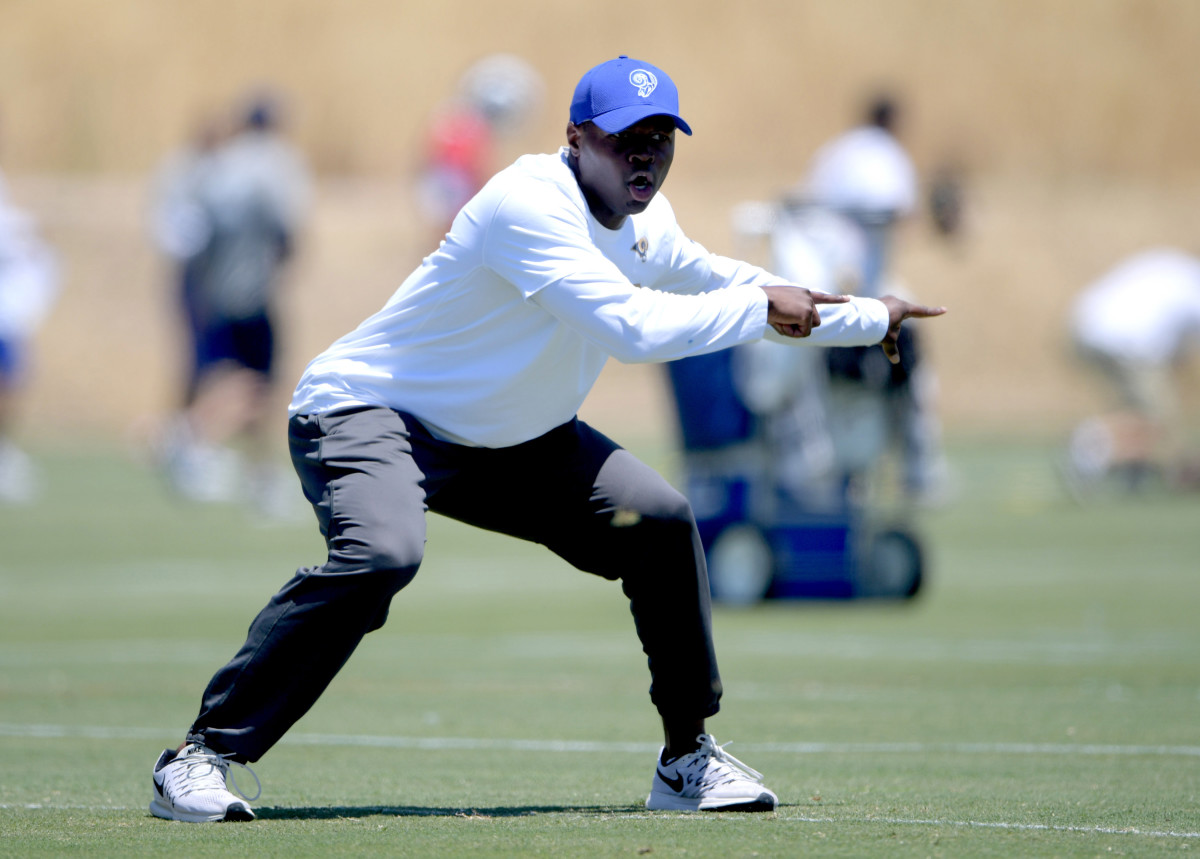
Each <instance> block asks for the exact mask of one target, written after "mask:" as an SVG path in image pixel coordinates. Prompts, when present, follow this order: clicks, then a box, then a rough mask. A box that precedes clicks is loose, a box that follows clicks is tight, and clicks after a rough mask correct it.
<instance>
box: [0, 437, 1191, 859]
mask: <svg viewBox="0 0 1200 859" xmlns="http://www.w3.org/2000/svg"><path fill="white" fill-rule="evenodd" d="M644 453H645V454H646V456H647V458H649V459H651V460H652V461H656V460H657V461H656V464H660V465H667V466H669V463H670V458H669V457H667V456H665V455H664V454H663V453H662V451H656V450H654V449H653V448H650V449H648V450H647V451H644ZM951 454H952V459H953V463H954V466H955V469H956V472H957V475H958V479H959V484H960V485H959V491H958V494H957V496H956V498H955V501H954V502H953V503H952V504H950V505H948V506H947V507H945V508H943V509H940V510H937V511H932V512H928V513H924V514H921V516H920V517H919V518H918V522H919V529H920V532H921V533H922V535H923V537H924V542H925V545H926V547H927V549H928V552H929V556H930V557H929V566H930V569H929V579H928V583H927V587H926V589H925V590H924V591H923V592H922V594H921V595H920V596H919V597H918V598H917V599H916V600H915V601H913V602H912V603H906V604H868V603H862V602H859V603H842V604H813V603H796V602H787V603H784V602H776V603H770V604H765V605H762V606H758V607H754V608H751V609H733V608H727V607H718V609H717V612H716V617H715V628H716V637H717V645H718V652H719V655H720V658H721V664H722V671H723V674H724V678H725V686H726V697H725V703H724V709H723V712H722V713H721V715H720V716H718V717H717V718H716V719H714V720H712V722H711V723H710V728H711V730H712V731H713V733H714V734H715V735H716V736H717V738H718V739H719V741H721V742H725V741H728V740H733V741H734V743H733V745H732V746H730V749H729V750H730V751H731V752H732V753H733V754H735V755H737V756H738V757H741V758H742V759H743V760H745V761H746V762H747V763H749V764H750V765H752V766H754V767H756V768H758V769H760V770H762V771H763V772H764V773H765V774H766V776H767V781H768V784H769V785H771V786H772V787H773V788H774V789H775V790H776V792H777V793H778V794H779V795H780V799H781V803H782V804H781V807H780V809H779V811H778V813H777V814H774V815H739V814H734V815H690V816H689V815H674V814H662V813H656V814H650V813H647V812H645V811H644V810H643V808H642V801H643V800H644V798H645V794H646V791H647V789H648V787H649V781H650V776H651V774H652V767H653V761H652V756H653V752H654V749H655V748H656V747H657V744H658V742H659V729H658V724H657V719H656V717H655V715H654V713H653V711H652V709H651V707H650V705H649V703H648V699H647V695H646V686H647V681H648V677H647V674H646V670H645V663H644V657H643V656H642V654H641V652H640V649H639V646H638V644H637V641H636V638H635V637H634V634H633V629H632V623H631V620H630V618H629V614H628V610H627V608H626V606H625V605H624V603H623V600H622V598H621V595H620V592H619V589H618V588H617V587H616V586H614V585H612V584H610V583H607V582H603V581H600V580H597V579H593V578H591V577H588V576H586V575H584V574H580V573H576V572H574V571H572V570H570V569H569V568H567V567H566V566H565V565H564V564H562V563H561V562H559V561H557V560H556V559H554V558H553V557H551V556H549V555H548V554H547V553H545V552H544V551H542V550H540V549H538V548H536V547H530V546H525V545H523V544H520V543H517V542H515V541H511V540H508V539H505V538H500V537H497V536H494V535H488V534H481V533H478V532H475V531H472V530H470V529H466V528H463V527H460V526H457V525H455V524H453V523H449V522H446V521H445V520H441V519H437V518H432V519H431V523H430V524H431V528H430V546H429V552H428V557H427V560H426V564H425V567H424V568H423V569H422V571H421V574H420V575H419V576H418V577H417V579H416V581H415V582H414V583H413V584H412V585H411V586H410V588H409V589H408V590H407V591H405V592H404V593H403V594H401V595H400V597H398V598H397V600H396V601H395V603H394V604H393V609H392V614H391V619H390V621H389V623H388V625H387V626H386V627H385V628H384V629H383V630H381V631H379V632H377V633H374V634H372V635H371V636H369V637H368V638H367V639H366V641H365V642H364V644H363V646H362V647H361V648H360V650H359V652H358V653H357V654H356V655H355V657H354V659H353V660H351V662H350V664H349V665H348V666H347V668H346V669H345V670H344V671H343V673H342V674H341V675H339V677H338V678H337V679H336V680H335V681H334V684H333V686H332V687H331V689H330V691H329V692H328V694H327V695H326V696H325V697H324V698H322V699H321V701H320V702H318V704H317V706H316V707H315V708H314V710H313V711H312V712H311V713H310V714H309V715H308V716H306V717H305V718H304V719H303V720H301V722H300V723H299V724H298V725H297V726H296V728H295V729H294V730H293V732H292V733H291V734H289V735H288V737H286V738H285V740H284V742H283V743H281V744H280V745H279V746H278V747H277V748H276V749H274V750H272V752H271V753H270V754H269V755H267V756H266V757H265V758H264V759H263V760H262V761H260V762H259V763H258V764H256V765H255V767H254V768H255V770H256V771H257V773H258V775H259V777H260V778H261V780H262V782H263V786H264V792H263V796H262V798H261V799H260V800H259V801H258V802H257V803H256V808H257V809H258V811H259V819H258V820H257V821H255V822H253V823H249V824H241V825H234V824H229V825H219V826H194V825H187V824H177V823H169V822H165V821H159V820H156V819H154V818H152V817H151V816H150V815H149V814H148V812H147V811H146V804H147V803H148V801H149V797H150V792H149V783H150V767H151V764H152V763H153V761H154V759H155V757H156V756H157V754H158V752H159V751H160V750H161V749H162V748H163V747H164V746H166V745H173V744H175V743H177V742H178V741H179V739H180V738H181V734H182V732H183V730H184V729H185V728H186V726H187V724H188V723H189V722H190V720H191V718H192V717H193V716H194V714H195V709H196V706H197V705H198V702H199V696H200V692H201V690H202V688H203V686H204V683H205V682H206V681H207V680H208V678H209V676H210V675H211V673H212V671H213V670H215V669H216V668H217V667H219V666H220V665H221V664H222V663H223V662H224V660H225V659H226V658H228V657H229V656H230V655H231V654H232V652H233V650H234V649H235V648H236V647H237V645H238V644H240V642H241V638H242V636H243V634H244V632H245V628H246V625H247V623H248V622H249V620H250V618H251V616H252V615H253V613H254V612H255V611H257V609H258V608H259V607H260V606H261V604H262V603H263V601H264V600H265V599H266V597H267V596H269V594H270V593H271V592H273V590H274V589H275V588H276V587H277V586H278V585H279V584H281V583H282V582H283V581H284V580H285V579H286V578H287V577H288V576H289V575H290V574H291V573H292V571H293V569H294V568H295V567H296V566H299V565H301V564H307V563H313V562H316V561H319V559H320V542H319V539H318V538H317V536H316V534H315V532H314V529H313V528H311V527H310V526H309V525H308V523H307V522H300V523H294V524H277V523H276V524H264V523H261V522H259V521H257V520H256V519H255V518H254V517H253V516H248V515H247V514H246V511H245V510H242V509H239V508H236V507H234V508H228V507H196V506H189V505H185V504H182V503H179V502H177V501H174V500H173V499H172V498H171V497H170V496H169V495H167V494H166V493H165V491H164V490H163V487H162V486H161V485H160V484H159V483H158V481H157V480H156V478H155V476H154V475H153V474H151V473H149V472H148V471H146V470H145V469H144V468H142V467H140V466H138V465H136V464H132V463H130V462H128V461H126V460H124V459H122V458H121V457H120V456H119V455H116V454H112V453H106V452H104V451H97V452H90V453H82V452H65V451H46V452H43V454H42V456H41V464H42V466H43V468H44V469H45V472H46V481H47V485H46V492H45V494H44V497H43V498H42V500H41V501H40V502H39V503H37V504H36V505H34V506H32V507H28V508H0V546H2V547H3V552H2V554H0V856H44V855H61V856H72V855H107V856H135V855H156V856H167V855H180V856H189V857H190V856H217V855H221V856H228V855H245V856H285V855H286V856H325V855H355V856H362V855H380V856H384V855H386V856H397V855H404V856H408V855H413V856H422V855H430V856H432V855H438V856H497V857H499V856H514V855H522V856H524V855H553V856H637V855H651V856H683V855H688V856H754V855H757V856H796V855H804V854H808V855H820V856H848V857H851V856H852V857H862V856H889V857H890V856H946V857H961V856H1004V857H1010V856H1096V855H1102V854H1110V853H1115V854H1118V855H1133V856H1153V855H1165V854H1175V853H1180V852H1185V851H1196V850H1200V560H1197V559H1198V558H1200V496H1192V497H1190V498H1181V497H1171V496H1169V495H1167V494H1165V493H1164V492H1162V491H1160V490H1157V489H1153V488H1152V489H1151V490H1150V491H1148V492H1147V493H1146V494H1144V495H1143V496H1141V497H1138V498H1136V499H1106V500H1104V501H1103V502H1102V503H1098V504H1095V505H1092V506H1088V507H1080V506H1078V505H1077V504H1075V503H1073V502H1071V501H1070V500H1069V499H1068V498H1067V497H1066V496H1065V495H1064V494H1063V493H1062V492H1061V491H1060V490H1059V488H1058V486H1057V485H1056V483H1055V482H1054V480H1053V471H1052V469H1051V467H1050V457H1049V452H1048V450H1046V449H1043V448H1040V447H1038V446H1035V445H1019V444H1015V443H1006V444H1003V443H995V442H991V443H984V442H972V443H966V442H964V443H961V444H958V445H955V446H954V447H953V448H952V450H951ZM241 781H242V783H243V786H246V785H247V783H248V785H249V786H250V787H253V779H251V778H249V777H244V778H242V779H241Z"/></svg>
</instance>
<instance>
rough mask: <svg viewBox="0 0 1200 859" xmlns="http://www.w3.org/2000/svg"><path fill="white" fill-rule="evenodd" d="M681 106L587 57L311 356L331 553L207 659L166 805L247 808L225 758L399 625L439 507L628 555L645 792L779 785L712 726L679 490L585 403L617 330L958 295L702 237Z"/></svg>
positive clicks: (795, 330)
mask: <svg viewBox="0 0 1200 859" xmlns="http://www.w3.org/2000/svg"><path fill="white" fill-rule="evenodd" d="M677 130H678V131H682V132H684V133H685V134H691V128H690V126H689V125H688V124H687V123H686V122H685V121H684V119H683V118H682V117H681V116H680V114H679V96H678V92H677V90H676V88H675V84H674V83H673V82H672V81H671V79H670V77H668V76H667V74H666V73H665V72H663V71H662V70H661V69H659V68H656V67H655V66H653V65H651V64H649V63H646V62H642V61H639V60H633V59H630V58H628V57H619V58H617V59H615V60H611V61H609V62H606V63H602V64H601V65H599V66H596V67H595V68H593V69H591V70H590V71H589V72H587V73H586V74H585V75H584V76H583V78H582V80H580V82H579V85H578V86H577V88H576V90H575V96H574V98H573V100H572V102H571V110H570V121H569V122H568V123H567V145H566V146H564V147H563V148H561V149H560V150H559V151H558V152H556V153H553V154H544V155H526V156H523V157H522V158H520V159H518V160H517V161H516V162H515V163H514V164H513V165H512V166H510V167H508V168H507V169H505V170H503V171H501V172H500V173H498V174H497V175H496V176H495V177H493V178H492V180H491V181H490V182H488V184H487V185H486V186H485V187H484V188H483V189H482V190H481V191H480V192H479V193H478V194H477V195H476V196H475V197H474V198H472V199H471V201H470V202H468V203H467V204H466V205H465V206H464V207H463V209H462V210H461V211H460V212H459V214H458V216H457V217H456V218H455V219H454V223H453V225H452V227H451V229H450V232H449V233H448V234H447V235H446V238H445V240H444V241H443V242H442V243H441V245H440V246H439V248H438V249H437V250H436V251H434V252H433V253H432V254H430V255H429V256H428V257H427V258H426V259H425V260H424V261H423V262H422V264H421V265H420V266H419V267H418V268H417V269H416V270H415V271H414V272H413V273H412V274H411V275H410V276H409V277H408V279H407V280H405V281H404V283H403V284H401V285H400V287H399V289H398V290H397V291H396V292H395V293H394V294H393V295H392V296H391V298H390V299H388V301H387V302H386V303H385V304H384V306H383V308H382V309H381V310H379V311H378V312H377V313H375V314H374V315H373V316H371V317H369V318H368V319H367V320H365V321H364V322H363V323H362V324H361V325H359V326H358V327H357V328H356V329H355V330H354V331H352V332H350V333H349V334H347V335H345V336H344V337H342V338H341V339H340V340H338V341H337V342H335V343H334V344H332V345H331V346H330V347H329V348H328V349H326V350H325V352H323V353H322V354H320V355H318V356H317V357H316V358H315V359H314V360H313V361H312V362H311V363H310V364H309V365H308V367H307V369H306V370H305V371H304V374H303V376H302V377H301V379H300V382H299V385H298V386H297V388H296V392H295V395H294V398H293V400H292V405H291V410H290V414H291V418H290V421H289V425H288V438H289V442H290V445H291V451H292V461H293V463H294V464H295V466H296V470H297V473H298V474H299V476H300V482H301V484H302V486H303V488H304V493H305V496H306V497H307V498H308V500H309V502H310V503H311V504H312V506H313V509H314V511H315V513H316V516H317V520H318V523H319V525H320V528H321V533H322V535H323V536H324V537H325V540H326V544H327V547H328V553H329V554H328V557H327V559H326V560H325V562H324V563H322V564H320V565H319V566H313V567H303V568H301V569H300V570H298V571H297V573H296V575H295V576H294V577H293V578H292V579H291V580H290V581H289V582H287V584H285V585H284V586H283V588H282V589H281V590H280V591H279V593H277V594H276V595H275V596H274V597H272V598H271V600H270V601H269V602H268V603H267V605H266V607H265V608H264V609H263V610H262V612H261V613H260V614H259V615H258V617H257V618H255V620H254V621H253V623H252V625H251V627H250V631H249V635H248V637H247V640H246V642H245V644H244V645H243V647H242V648H241V650H240V651H239V652H238V653H237V654H236V655H235V656H234V657H233V659H232V660H231V661H230V662H229V663H228V664H227V665H226V666H225V667H223V668H222V669H220V670H219V671H218V672H217V673H216V675H215V676H214V677H213V678H212V680H211V681H210V683H209V685H208V688H207V689H206V690H205V693H204V697H203V701H202V705H201V711H200V714H199V716H198V717H197V718H196V721H195V722H194V723H193V725H192V727H191V729H190V731H189V732H188V734H187V736H186V739H185V742H184V743H183V744H181V745H180V746H179V747H178V748H177V749H168V750H166V751H164V752H163V753H162V755H161V756H160V758H159V760H158V763H157V764H156V765H155V768H154V786H155V796H154V801H153V803H152V804H151V806H150V808H151V811H152V812H153V813H154V814H155V815H157V816H159V817H164V818H169V819H175V820H188V821H197V822H199V821H210V820H248V819H251V818H253V816H254V815H253V811H252V810H251V808H250V806H249V805H248V804H247V802H245V801H243V800H241V799H239V798H238V797H237V796H235V795H234V794H232V793H230V792H229V791H228V790H227V788H226V774H227V772H228V769H229V765H230V763H238V764H243V765H244V764H245V763H247V762H252V761H255V760H258V758H259V757H261V756H262V755H263V754H264V753H265V752H266V751H267V750H268V749H270V748H271V746H272V745H274V744H275V742H276V741H278V740H279V739H280V737H282V736H283V734H284V733H285V732H286V731H287V730H288V728H290V727H291V725H292V724H293V723H294V722H295V721H296V720H297V719H299V718H300V717H301V716H302V715H303V714H304V713H305V712H306V711H307V710H308V709H309V707H311V706H312V704H313V703H314V702H315V701H316V700H317V698H318V697H319V696H320V695H321V693H322V692H323V691H324V689H325V688H326V686H327V685H328V683H329V682H330V681H331V680H332V679H333V677H334V675H335V674H336V673H337V672H338V670H339V669H340V668H341V667H342V665H343V664H345V662H346V660H347V659H348V658H349V657H350V654H351V653H352V652H353V651H354V649H355V647H356V646H357V645H358V643H359V641H360V640H361V639H362V637H363V636H364V635H365V634H366V633H368V632H370V631H372V630H374V629H378V628H379V627H380V626H382V625H383V623H384V621H385V620H386V618H387V612H388V606H389V603H390V601H391V599H392V597H393V596H394V595H395V594H396V592H398V591H399V590H400V589H401V588H403V587H404V586H405V585H407V584H408V583H409V582H410V581H411V580H412V578H413V576H415V575H416V572H417V568H418V567H419V565H420V563H421V559H422V556H423V552H424V546H425V511H426V509H428V510H433V511H434V512H437V513H441V514H443V515H445V516H449V517H451V518H454V519H458V520H460V521H463V522H467V523H470V524H472V525H476V526H478V527H481V528H485V529H488V530H492V531H497V532H500V533H503V534H509V535H512V536H515V537H519V538H521V539H525V540H529V541H532V542H536V543H541V544H543V545H544V546H546V547H547V548H548V549H550V550H551V551H552V552H554V553H556V554H557V555H559V556H560V557H562V558H563V559H565V560H566V561H568V562H569V563H570V564H572V565H573V566H575V567H577V568H579V569H581V570H584V571H586V572H590V573H594V574H596V575H599V576H602V577H604V578H606V579H610V580H614V581H616V580H620V582H621V585H622V590H623V591H624V593H625V596H626V597H627V598H628V599H629V604H630V609H631V611H632V613H633V618H634V624H635V627H636V630H637V634H638V636H639V638H640V639H641V643H642V647H643V650H644V651H645V653H646V655H647V657H648V661H649V668H650V674H651V681H652V682H651V687H650V698H651V701H652V702H653V704H654V705H655V707H656V708H657V709H658V712H659V714H660V715H661V717H662V722H663V728H664V734H665V744H664V746H663V750H662V753H661V754H660V756H659V759H658V761H657V762H656V766H655V773H654V776H653V780H652V787H651V792H650V795H649V798H648V799H647V801H646V805H647V807H649V808H654V809H674V810H687V811H695V810H727V809H734V810H743V811H763V810H771V809H774V808H775V804H776V796H775V794H774V793H772V792H771V791H770V790H769V789H767V788H766V787H765V786H764V785H763V784H762V781H761V776H760V775H759V773H756V772H755V771H754V770H751V769H750V768H749V767H746V766H745V765H743V764H741V763H740V762H739V761H737V760H736V759H734V758H733V757H732V756H730V755H729V754H728V753H726V752H724V751H723V750H722V748H721V747H720V746H718V745H717V744H716V742H715V741H714V740H713V738H712V736H711V735H710V734H709V733H708V732H707V730H706V727H705V720H706V719H707V718H709V717H711V716H713V715H714V714H716V712H717V710H718V706H719V705H718V702H719V700H720V697H721V680H720V676H719V674H718V671H717V664H716V656H715V654H714V649H713V641H712V629H711V619H710V605H709V591H708V577H707V572H706V569H705V561H704V554H703V551H702V549H701V546H700V539H699V535H698V534H697V531H696V525H695V520H694V518H693V516H692V512H691V508H690V507H689V505H688V502H687V500H686V499H685V498H684V497H683V496H682V495H681V494H680V493H679V492H678V491H676V490H675V489H674V488H673V487H672V486H671V485H670V484H669V483H668V482H667V481H666V480H665V479H663V478H662V477H661V476H660V475H658V474H657V473H656V472H655V471H654V470H653V469H651V468H649V467H648V466H646V465H645V464H643V463H642V462H640V461H639V460H638V459H636V458H635V457H634V456H633V455H631V454H630V453H629V452H628V451H626V450H624V449H623V448H621V447H620V446H619V445H617V444H616V443H615V442H613V441H611V440H609V439H608V438H606V437H605V436H603V435H602V434H600V433H599V432H597V431H596V430H594V429H592V428H591V427H590V426H588V425H587V424H585V423H583V422H582V421H580V420H579V419H578V418H577V417H576V413H577V411H578V409H579V407H580V405H581V404H582V403H583V401H584V398H585V396H586V395H587V393H588V391H589V390H590V389H591V387H592V385H593V384H594V382H595V381H596V378H597V377H598V376H599V374H600V371H601V369H602V368H603V366H604V363H605V362H606V361H607V360H608V358H609V357H610V356H611V357H615V358H617V359H618V360H620V361H624V362H650V361H670V360H673V359H676V358H682V357H685V356H688V355H695V354H700V353H703V352H710V351H713V350H717V349H724V348H727V347H730V346H734V345H737V344H739V343H745V342H748V341H751V340H756V339H759V338H761V337H763V336H771V337H776V338H780V339H784V340H787V341H789V342H800V343H819V344H838V345H865V344H871V343H882V345H883V347H884V349H885V351H887V352H888V353H889V355H890V356H892V357H895V355H896V353H895V342H896V336H897V333H898V331H899V327H900V323H901V321H902V320H903V319H905V318H907V317H910V316H933V315H937V314H939V313H941V312H943V310H942V308H926V307H918V306H914V305H912V304H909V303H907V302H905V301H902V300H900V299H896V298H893V297H890V296H889V297H884V298H883V299H868V298H847V297H844V296H832V295H825V294H822V293H815V292H810V291H809V290H807V289H804V288H802V287H798V286H790V285H785V284H782V283H780V281H779V279H778V278H776V277H774V276H772V275H771V274H769V273H768V272H766V271H763V270H762V269H759V268H756V267H754V266H751V265H748V264H746V263H742V262H738V261H736V260H731V259H727V258H724V257H720V256H716V255H714V254H710V253H708V252H707V251H706V250H704V248H702V247H700V246H699V245H697V244H696V243H694V242H692V241H690V240H689V239H687V238H686V237H685V236H684V235H683V233H682V232H681V231H680V229H679V227H678V225H677V224H676V222H675V216H674V213H673V212H672V210H671V207H670V205H669V204H668V203H667V201H666V199H665V198H664V197H662V196H661V195H660V194H659V193H658V192H659V190H660V189H661V187H662V184H663V181H664V180H665V179H666V177H667V173H668V171H669V170H670V167H671V161H672V158H673V156H674V146H675V132H676V131H677ZM818 307H819V308H820V309H819V310H818ZM818 326H819V327H818Z"/></svg>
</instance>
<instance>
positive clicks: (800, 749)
mask: <svg viewBox="0 0 1200 859" xmlns="http://www.w3.org/2000/svg"><path fill="white" fill-rule="evenodd" d="M179 735H180V731H179V730H178V729H176V730H169V729H165V728H132V727H131V728H112V727H103V726H98V725H45V724H40V725H16V724H6V723H0V737H31V738H37V739H69V738H77V737H79V738H84V739H92V740H150V739H158V740H163V739H172V738H174V739H177V738H178V737H179ZM281 742H282V743H287V744H291V745H306V746H368V747H371V748H392V749H421V750H425V751H455V750H467V751H478V750H484V749H487V750H501V751H503V750H509V751H514V752H596V753H601V754H611V753H613V752H630V753H635V754H645V753H649V752H657V751H658V750H659V744H658V743H620V742H607V741H602V740H521V739H515V738H501V737H387V736H372V735H370V734H304V733H296V734H289V735H288V736H286V737H284V738H283V740H282V741H281ZM730 745H732V744H730ZM737 746H738V748H739V749H743V750H745V751H748V752H775V753H776V754H795V755H821V754H879V753H881V752H892V753H899V754H929V753H938V752H941V753H947V754H963V755H972V754H993V755H1122V756H1127V755H1144V756H1160V757H1193V758H1194V757H1200V746H1171V745H1157V746H1155V745H1104V744H1100V743H1079V744H1073V743H921V742H910V743H821V742H810V743H738V744H737Z"/></svg>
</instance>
